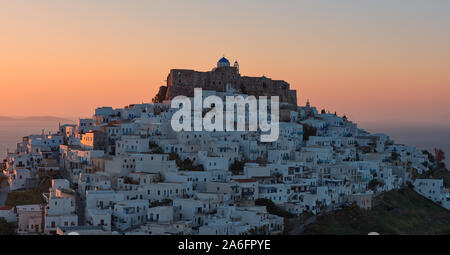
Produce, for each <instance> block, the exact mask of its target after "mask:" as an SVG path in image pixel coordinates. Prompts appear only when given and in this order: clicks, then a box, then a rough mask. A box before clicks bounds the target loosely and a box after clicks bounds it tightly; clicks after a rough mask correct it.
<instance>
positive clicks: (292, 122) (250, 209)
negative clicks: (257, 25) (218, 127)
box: [0, 58, 450, 235]
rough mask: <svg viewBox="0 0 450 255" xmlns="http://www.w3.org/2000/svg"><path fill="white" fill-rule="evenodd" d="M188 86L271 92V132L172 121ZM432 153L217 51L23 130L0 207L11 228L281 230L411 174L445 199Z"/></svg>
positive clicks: (364, 200)
mask: <svg viewBox="0 0 450 255" xmlns="http://www.w3.org/2000/svg"><path fill="white" fill-rule="evenodd" d="M195 87H201V88H202V89H203V91H204V93H206V94H208V95H215V96H218V97H220V98H225V97H227V96H232V95H242V96H244V97H246V96H248V95H254V96H261V95H265V96H279V97H280V118H279V120H280V123H279V138H278V139H277V140H276V141H275V142H269V143H264V142H261V141H260V136H261V132H260V131H236V132H226V131H214V132H208V131H190V132H174V131H173V129H172V127H171V124H170V122H171V118H172V115H173V114H174V112H176V109H173V108H171V106H170V101H171V100H172V99H173V98H174V97H175V96H178V95H185V96H188V97H193V93H194V88H195ZM247 121H248V119H247ZM436 164H438V162H436V160H435V159H434V157H433V156H432V155H431V154H430V153H428V152H426V151H421V150H419V149H416V148H413V147H410V146H406V145H401V144H396V143H395V142H394V141H393V140H392V139H390V137H389V136H388V135H387V134H370V133H369V132H367V131H365V130H363V129H361V128H358V126H357V124H356V123H354V122H352V121H350V120H349V119H347V117H345V116H338V115H337V114H335V113H329V112H326V111H325V110H321V111H318V110H317V109H316V108H315V107H314V106H312V105H311V104H310V102H309V101H308V102H307V103H306V105H303V106H298V105H297V96H296V91H295V90H291V89H290V86H289V84H288V83H287V82H285V81H277V80H272V79H269V78H267V77H264V76H263V77H246V76H241V75H240V74H239V65H238V64H237V62H235V64H234V65H233V66H231V65H230V63H229V61H228V60H227V59H226V58H222V59H220V60H219V62H218V63H217V67H215V68H214V69H213V70H212V71H209V72H197V71H193V70H181V69H174V70H171V71H170V74H169V76H168V79H167V85H166V86H163V87H161V88H160V90H159V92H158V94H157V95H156V96H155V97H154V98H153V102H152V103H142V104H132V105H129V106H126V107H124V108H118V109H113V108H112V107H100V108H97V109H95V113H94V114H93V116H92V118H84V119H78V122H77V123H76V124H64V125H60V126H59V129H58V132H55V133H42V134H32V135H29V136H26V137H23V139H22V141H21V142H20V143H18V144H17V148H16V150H15V151H14V152H9V153H8V154H7V158H6V159H5V160H4V161H3V162H2V163H1V169H2V171H3V174H4V176H5V178H4V179H5V183H7V186H8V187H7V188H8V191H9V194H8V198H7V201H6V205H5V206H2V207H0V218H4V219H5V220H6V221H8V222H15V223H16V229H15V232H16V233H19V234H41V233H44V234H61V235H65V234H73V233H77V234H104V235H108V234H129V235H134V234H139V235H147V234H149V235H160V234H174V235H175V234H192V235H196V234H200V235H241V234H283V233H285V229H286V224H285V222H286V221H285V217H286V216H287V215H289V216H301V215H305V214H312V215H317V214H320V213H322V212H329V211H334V210H341V209H343V208H345V207H346V206H349V205H355V206H358V207H360V208H361V209H363V210H370V209H371V208H372V201H373V199H374V197H376V196H378V195H379V194H383V193H385V192H388V191H391V190H396V189H400V188H402V187H408V186H409V187H412V188H413V189H414V190H415V191H416V192H417V193H419V194H421V195H423V196H424V197H426V198H428V199H430V200H432V201H434V202H436V203H438V204H439V205H441V206H442V207H444V208H446V209H447V210H450V191H449V189H448V187H445V185H444V181H443V180H442V179H428V178H421V176H424V174H425V173H427V172H428V171H430V169H432V168H433V167H436ZM8 191H7V192H8Z"/></svg>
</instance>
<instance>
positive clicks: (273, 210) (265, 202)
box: [255, 198, 295, 218]
mask: <svg viewBox="0 0 450 255" xmlns="http://www.w3.org/2000/svg"><path fill="white" fill-rule="evenodd" d="M255 205H259V206H265V207H266V209H267V212H268V213H270V214H275V215H277V216H280V217H289V218H292V217H295V215H294V214H292V213H290V212H288V211H286V210H284V209H283V208H281V207H279V206H277V205H276V204H275V203H274V202H273V201H272V200H270V199H267V198H258V199H256V200H255Z"/></svg>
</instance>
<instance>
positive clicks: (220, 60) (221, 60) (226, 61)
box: [218, 57, 230, 64]
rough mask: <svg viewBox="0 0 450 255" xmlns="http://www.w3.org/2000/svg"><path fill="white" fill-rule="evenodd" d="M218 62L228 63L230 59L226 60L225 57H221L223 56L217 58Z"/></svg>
mask: <svg viewBox="0 0 450 255" xmlns="http://www.w3.org/2000/svg"><path fill="white" fill-rule="evenodd" d="M218 63H228V64H230V61H228V59H226V58H225V57H223V58H221V59H219V62H218Z"/></svg>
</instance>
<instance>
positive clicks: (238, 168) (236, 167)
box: [228, 159, 245, 175]
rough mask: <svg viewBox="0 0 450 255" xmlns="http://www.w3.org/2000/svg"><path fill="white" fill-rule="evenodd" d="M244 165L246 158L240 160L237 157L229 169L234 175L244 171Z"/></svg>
mask: <svg viewBox="0 0 450 255" xmlns="http://www.w3.org/2000/svg"><path fill="white" fill-rule="evenodd" d="M244 165H245V161H244V160H242V161H239V160H237V159H235V160H234V162H233V163H232V164H231V165H230V167H229V169H228V170H229V171H231V173H232V174H233V175H238V174H241V173H243V172H244Z"/></svg>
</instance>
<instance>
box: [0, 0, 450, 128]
mask: <svg viewBox="0 0 450 255" xmlns="http://www.w3.org/2000/svg"><path fill="white" fill-rule="evenodd" d="M449 13H450V1H445V0H443V1H434V0H433V1H416V0H410V1H395V0H394V1H382V0H377V1H348V0H347V1H346V0H342V1H321V0H315V1H276V2H275V1H234V0H228V1H199V0H198V1H197V0H194V1H137V0H136V1H134V0H128V1H119V0H92V1H83V0H77V1H71V0H64V1H56V0H54V1H50V0H48V1H44V0H33V1H22V0H17V1H16V0H15V1H10V0H0V33H1V34H0V89H1V90H0V91H1V99H0V115H3V116H35V115H52V116H60V117H68V118H76V117H89V116H91V115H92V114H93V111H94V109H95V107H99V106H113V107H123V106H125V105H128V104H132V103H141V102H150V101H151V99H152V97H153V96H154V94H155V93H156V92H157V90H158V88H159V86H161V85H163V84H164V80H165V79H166V77H167V74H168V72H169V70H170V69H171V68H188V69H195V70H202V71H206V70H210V69H211V68H213V67H214V66H215V65H216V62H217V60H218V59H219V58H221V57H222V55H223V54H224V55H225V56H226V57H227V58H228V59H229V60H230V62H234V60H238V61H239V64H240V71H241V74H242V75H247V76H261V75H265V76H267V77H269V78H273V79H283V80H286V81H287V82H289V83H290V84H291V87H292V88H294V89H297V93H298V94H297V97H298V102H299V104H301V105H304V104H305V101H306V99H310V101H311V103H312V104H313V105H314V106H317V107H318V109H319V110H320V109H322V108H325V109H327V110H330V111H332V112H334V111H337V113H338V114H346V115H347V116H348V117H349V118H350V119H351V120H355V121H378V122H382V121H396V122H402V123H403V122H406V123H431V124H440V125H450V15H449Z"/></svg>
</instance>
